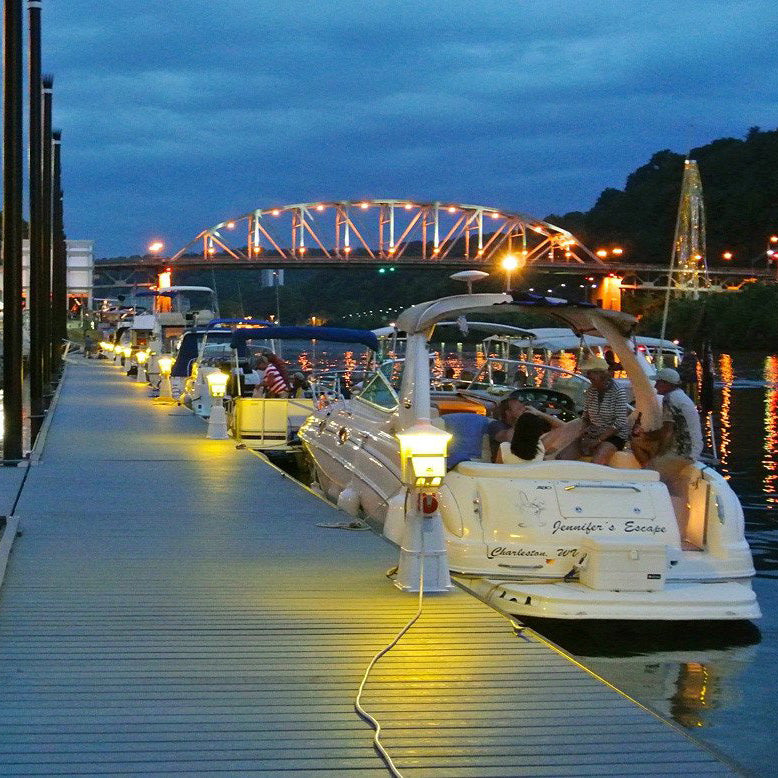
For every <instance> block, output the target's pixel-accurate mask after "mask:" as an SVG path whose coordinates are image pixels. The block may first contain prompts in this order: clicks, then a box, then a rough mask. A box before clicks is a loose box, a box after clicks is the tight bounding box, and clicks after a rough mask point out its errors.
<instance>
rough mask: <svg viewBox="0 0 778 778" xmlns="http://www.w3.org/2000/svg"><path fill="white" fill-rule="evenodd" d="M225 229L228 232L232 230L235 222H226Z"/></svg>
mask: <svg viewBox="0 0 778 778" xmlns="http://www.w3.org/2000/svg"><path fill="white" fill-rule="evenodd" d="M227 229H228V230H234V229H235V222H227Z"/></svg>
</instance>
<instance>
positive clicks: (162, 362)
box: [157, 356, 173, 400]
mask: <svg viewBox="0 0 778 778" xmlns="http://www.w3.org/2000/svg"><path fill="white" fill-rule="evenodd" d="M157 364H158V365H159V375H160V379H159V399H160V400H172V399H173V387H172V385H171V383H170V371H171V370H172V369H173V357H171V356H161V357H160V358H159V359H158V360H157Z"/></svg>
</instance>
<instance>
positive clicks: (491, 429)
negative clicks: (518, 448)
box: [486, 392, 527, 462]
mask: <svg viewBox="0 0 778 778" xmlns="http://www.w3.org/2000/svg"><path fill="white" fill-rule="evenodd" d="M520 398H521V395H520V394H519V392H511V393H510V394H509V395H508V396H507V397H503V398H502V400H500V402H498V403H497V405H496V406H495V408H494V411H493V412H492V416H493V418H492V420H491V421H489V423H488V424H487V427H486V434H487V435H489V447H490V449H491V454H492V462H494V461H495V458H496V456H497V451H498V450H499V448H500V443H505V442H507V443H510V441H511V439H512V438H513V426H514V425H515V424H516V421H517V420H518V418H519V417H520V416H521V414H522V413H524V411H526V410H527V406H526V405H525V404H524V403H523V402H522V401H521V399H520Z"/></svg>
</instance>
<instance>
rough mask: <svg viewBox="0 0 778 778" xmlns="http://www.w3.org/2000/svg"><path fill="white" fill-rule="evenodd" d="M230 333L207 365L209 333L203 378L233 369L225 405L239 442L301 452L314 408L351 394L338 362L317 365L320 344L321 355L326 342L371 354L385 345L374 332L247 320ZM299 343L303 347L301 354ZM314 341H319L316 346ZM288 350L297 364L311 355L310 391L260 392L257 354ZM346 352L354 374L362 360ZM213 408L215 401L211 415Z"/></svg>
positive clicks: (203, 352)
mask: <svg viewBox="0 0 778 778" xmlns="http://www.w3.org/2000/svg"><path fill="white" fill-rule="evenodd" d="M229 334H230V338H229V342H228V343H225V342H224V341H223V340H222V341H220V342H219V343H218V348H219V349H220V350H221V353H220V354H219V355H218V356H216V357H215V359H213V360H211V362H210V364H208V365H205V364H203V363H204V362H206V361H207V359H208V349H209V347H210V346H211V344H212V343H213V342H214V341H213V332H209V333H208V335H207V340H206V341H204V342H203V346H202V349H201V355H202V356H201V361H200V366H199V368H198V370H197V375H198V380H199V381H200V382H201V383H204V384H207V383H208V378H207V374H208V373H209V372H213V371H215V370H219V371H221V372H227V373H228V375H229V376H230V378H229V380H228V383H227V390H226V393H227V396H226V398H225V405H226V415H227V425H228V429H229V431H230V432H231V434H232V436H233V437H234V438H235V439H236V440H238V441H240V442H241V443H243V444H244V445H246V446H247V447H249V448H252V449H255V450H257V451H265V452H275V453H289V452H299V451H300V448H301V447H300V441H299V439H298V438H297V432H298V430H299V428H300V425H301V424H302V423H303V422H304V421H305V419H306V418H308V416H310V414H311V413H312V412H313V410H314V408H315V407H317V406H319V405H326V404H328V403H330V402H333V401H336V400H337V399H339V398H341V397H343V395H344V394H346V395H349V394H350V393H349V392H348V391H347V384H346V382H345V381H344V380H343V379H344V376H343V373H342V372H341V371H337V370H334V369H333V365H332V360H330V364H328V366H327V368H326V369H325V370H318V369H315V368H316V367H317V365H316V362H317V357H316V356H315V355H314V348H315V349H316V350H317V353H318V355H319V357H321V356H323V354H322V352H323V351H324V348H323V344H326V343H329V344H339V346H340V347H342V346H344V345H345V346H347V347H352V348H353V346H355V345H361V346H363V347H365V348H367V349H369V351H370V352H376V351H377V350H378V348H379V344H378V339H377V338H376V336H375V334H374V333H373V332H371V331H370V330H353V329H345V328H340V327H286V326H267V327H256V326H245V323H244V326H239V327H237V328H235V329H234V330H233V331H232V332H231V333H229ZM295 343H296V344H297V345H298V347H299V348H298V351H297V353H295ZM312 343H313V344H315V346H314V348H312V346H311V344H312ZM303 344H305V345H303ZM282 348H283V349H286V351H287V354H285V355H284V356H288V357H290V358H291V359H292V360H294V364H295V365H296V366H299V365H300V362H299V361H297V357H299V356H301V355H302V354H304V355H305V363H306V364H307V365H308V366H309V368H310V369H309V370H308V371H307V376H306V378H307V382H308V389H306V390H302V391H301V393H300V394H299V395H297V396H288V397H263V396H257V395H258V394H259V393H258V392H257V391H256V390H257V389H258V388H259V385H260V384H261V376H259V375H258V374H257V373H256V371H254V370H253V369H252V368H253V365H252V361H253V360H252V355H254V354H257V353H259V352H262V351H266V350H271V351H273V352H274V353H276V354H277V355H279V356H280V355H281V352H282ZM346 350H347V351H348V352H349V354H350V355H351V356H349V357H348V359H349V360H350V361H351V362H352V369H351V372H352V373H353V371H354V369H355V368H357V367H358V360H356V359H354V357H353V354H352V353H351V351H350V349H348V348H347V349H346ZM336 361H337V360H336ZM341 361H342V360H341ZM296 370H297V367H296V368H295V371H296ZM360 377H361V376H360ZM193 407H194V406H193ZM203 407H204V408H205V406H204V405H203ZM210 410H211V406H210V400H209V401H208V405H207V411H208V414H210ZM208 414H206V413H202V415H208Z"/></svg>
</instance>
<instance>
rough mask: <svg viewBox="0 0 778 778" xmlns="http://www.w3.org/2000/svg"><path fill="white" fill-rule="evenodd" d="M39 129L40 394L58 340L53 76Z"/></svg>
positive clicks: (47, 393) (46, 387) (47, 387)
mask: <svg viewBox="0 0 778 778" xmlns="http://www.w3.org/2000/svg"><path fill="white" fill-rule="evenodd" d="M41 81H42V84H43V115H42V116H43V131H42V133H41V149H42V152H41V159H42V161H43V164H42V170H43V175H42V177H41V194H42V196H43V206H42V209H41V227H42V236H43V239H42V241H41V245H42V252H41V253H42V259H43V262H42V265H41V267H42V271H43V272H42V273H41V292H42V294H43V297H44V302H45V305H44V309H43V317H42V319H41V341H42V344H43V394H44V397H47V398H50V397H51V378H52V374H51V364H52V361H53V360H52V354H53V353H54V350H55V349H59V346H60V344H59V343H55V342H54V337H53V331H52V315H51V256H52V251H51V249H52V245H53V232H54V231H53V229H52V216H53V193H52V190H53V188H54V187H53V177H54V172H53V154H52V151H53V147H52V142H51V102H52V90H53V87H54V77H53V76H43V78H42V79H41Z"/></svg>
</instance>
